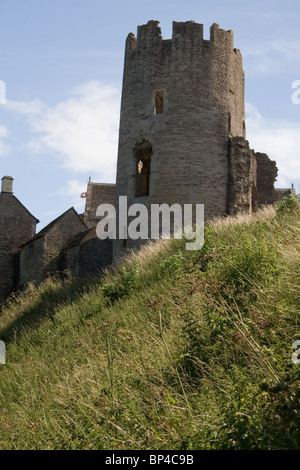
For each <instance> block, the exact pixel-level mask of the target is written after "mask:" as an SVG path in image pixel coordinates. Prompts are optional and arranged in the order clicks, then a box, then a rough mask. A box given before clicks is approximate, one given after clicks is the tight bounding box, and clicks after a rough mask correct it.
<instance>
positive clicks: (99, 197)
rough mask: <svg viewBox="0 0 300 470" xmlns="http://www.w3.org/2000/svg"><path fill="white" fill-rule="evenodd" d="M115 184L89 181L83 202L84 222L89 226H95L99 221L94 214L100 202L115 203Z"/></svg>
mask: <svg viewBox="0 0 300 470" xmlns="http://www.w3.org/2000/svg"><path fill="white" fill-rule="evenodd" d="M115 189H116V185H115V184H109V183H94V182H89V183H88V186H87V196H86V202H85V212H84V222H85V224H86V225H87V226H88V227H89V228H90V227H95V225H97V222H98V221H99V217H97V216H96V211H97V208H98V206H99V205H100V204H113V205H114V203H115Z"/></svg>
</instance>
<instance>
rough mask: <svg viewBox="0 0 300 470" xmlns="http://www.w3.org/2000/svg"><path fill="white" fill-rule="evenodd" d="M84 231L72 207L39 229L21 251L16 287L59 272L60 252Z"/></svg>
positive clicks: (83, 226)
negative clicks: (18, 279) (18, 277)
mask: <svg viewBox="0 0 300 470" xmlns="http://www.w3.org/2000/svg"><path fill="white" fill-rule="evenodd" d="M86 229H87V227H86V225H85V224H84V222H83V221H82V219H81V218H80V217H79V215H78V214H77V212H76V211H75V210H74V209H73V208H71V209H69V210H68V211H66V212H65V213H64V214H62V215H61V216H60V217H58V218H57V219H55V220H54V221H53V222H51V223H50V224H49V225H48V226H47V227H45V228H44V229H43V230H41V231H40V232H39V233H38V234H37V235H36V237H34V238H33V239H31V240H29V241H28V243H27V244H26V245H24V246H23V247H22V248H21V253H20V281H19V287H24V285H25V284H26V283H27V282H30V281H35V282H36V283H40V282H41V281H42V280H43V279H45V278H46V277H48V276H50V275H53V274H59V273H61V272H62V269H63V266H62V260H61V251H62V249H63V248H64V247H65V246H66V245H67V244H68V243H69V242H70V241H71V240H72V239H73V238H74V237H75V235H77V234H78V233H79V232H83V231H85V230H86Z"/></svg>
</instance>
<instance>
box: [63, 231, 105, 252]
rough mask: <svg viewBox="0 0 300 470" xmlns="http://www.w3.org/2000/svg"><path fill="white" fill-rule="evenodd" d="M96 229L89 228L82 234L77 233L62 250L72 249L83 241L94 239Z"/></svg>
mask: <svg viewBox="0 0 300 470" xmlns="http://www.w3.org/2000/svg"><path fill="white" fill-rule="evenodd" d="M96 237H97V234H96V227H91V228H90V229H88V230H85V231H84V232H80V233H77V235H75V237H74V238H72V240H71V241H70V242H69V243H68V244H67V245H66V246H65V247H64V250H68V249H69V248H73V247H74V246H77V245H80V244H81V243H82V242H83V241H86V240H89V239H91V238H96Z"/></svg>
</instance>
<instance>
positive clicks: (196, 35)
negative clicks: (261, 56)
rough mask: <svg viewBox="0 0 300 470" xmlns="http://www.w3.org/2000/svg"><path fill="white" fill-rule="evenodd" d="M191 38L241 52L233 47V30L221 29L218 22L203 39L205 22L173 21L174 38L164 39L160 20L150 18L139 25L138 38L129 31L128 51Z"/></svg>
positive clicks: (153, 47) (151, 47) (193, 40)
mask: <svg viewBox="0 0 300 470" xmlns="http://www.w3.org/2000/svg"><path fill="white" fill-rule="evenodd" d="M186 40H189V41H191V42H196V43H197V44H202V43H203V42H205V44H209V45H212V46H220V45H221V44H223V45H224V44H225V45H226V46H227V47H229V48H230V49H231V50H232V52H235V53H239V50H238V49H234V48H233V31H231V30H229V31H226V30H224V29H220V27H219V25H218V24H217V23H214V24H213V25H212V26H211V27H210V39H209V40H204V39H203V24H200V23H196V22H195V21H185V22H177V21H173V28H172V39H165V40H164V39H163V37H162V34H161V28H160V26H159V21H154V20H150V21H148V23H147V24H144V25H141V26H138V28H137V38H136V37H135V36H134V34H133V33H129V34H128V36H127V41H126V51H133V50H135V49H140V50H143V49H148V48H149V49H152V50H153V49H155V48H157V47H162V45H163V44H165V43H169V44H170V43H171V44H178V42H180V41H186Z"/></svg>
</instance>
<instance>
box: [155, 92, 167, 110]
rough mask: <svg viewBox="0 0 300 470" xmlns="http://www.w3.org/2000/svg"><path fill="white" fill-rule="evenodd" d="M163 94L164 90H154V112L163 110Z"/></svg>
mask: <svg viewBox="0 0 300 470" xmlns="http://www.w3.org/2000/svg"><path fill="white" fill-rule="evenodd" d="M164 96H165V92H164V91H163V90H159V91H156V92H155V107H154V114H162V113H163V111H164Z"/></svg>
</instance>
